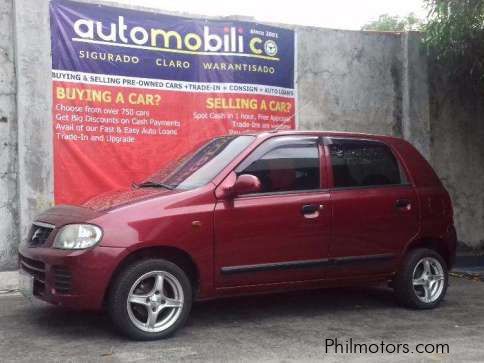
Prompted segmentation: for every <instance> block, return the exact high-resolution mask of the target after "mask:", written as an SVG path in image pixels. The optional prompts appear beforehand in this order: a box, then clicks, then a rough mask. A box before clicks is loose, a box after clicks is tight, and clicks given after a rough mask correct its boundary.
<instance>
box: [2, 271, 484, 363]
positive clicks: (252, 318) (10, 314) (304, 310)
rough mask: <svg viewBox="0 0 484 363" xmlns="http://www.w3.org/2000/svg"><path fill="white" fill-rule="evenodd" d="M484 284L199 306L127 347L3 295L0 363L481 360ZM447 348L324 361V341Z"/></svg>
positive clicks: (73, 317)
mask: <svg viewBox="0 0 484 363" xmlns="http://www.w3.org/2000/svg"><path fill="white" fill-rule="evenodd" d="M483 298H484V283H483V282H479V281H472V280H469V279H464V278H452V279H451V286H450V288H449V291H448V296H447V299H446V301H445V302H444V303H443V305H442V306H441V307H440V308H439V309H437V310H433V311H412V310H406V309H403V308H400V307H398V306H396V305H395V302H394V300H393V296H392V295H391V293H390V291H389V290H387V289H385V288H372V289H343V290H342V289H339V290H322V291H316V292H314V291H313V292H304V293H291V294H284V295H272V296H265V297H251V298H238V299H230V300H223V301H216V302H207V303H203V304H198V305H196V306H195V307H194V309H193V312H192V315H191V318H190V320H189V322H188V324H187V326H185V328H184V329H183V330H181V331H180V332H179V333H178V334H177V335H176V336H174V337H173V338H171V339H168V340H164V341H157V342H147V343H145V342H131V341H128V340H126V339H124V338H122V337H120V336H118V335H117V334H116V333H115V332H113V330H112V328H111V325H110V323H109V320H108V319H107V318H106V317H105V316H104V315H103V314H92V313H75V312H69V311H65V310H60V309H58V308H55V307H51V306H48V305H46V304H44V303H40V302H37V303H35V304H33V305H32V304H31V303H29V302H27V301H26V300H24V299H23V298H22V297H21V296H19V295H15V294H11V295H0V361H2V362H14V361H26V362H27V361H28V362H44V361H45V362H47V361H48V362H52V361H62V362H66V361H73V362H78V361H80V362H86V361H87V362H95V361H96V362H97V361H101V362H118V361H178V360H184V361H192V360H194V361H296V360H297V361H320V360H323V359H324V360H328V361H340V360H344V361H348V360H358V361H367V362H373V361H376V360H383V361H389V360H392V361H394V360H395V361H402V362H403V361H409V360H410V361H424V362H426V361H428V362H434V361H442V360H444V361H459V362H462V361H481V362H482V361H483V360H484V299H483ZM330 338H333V339H334V338H337V339H338V341H339V342H343V343H344V342H345V340H347V339H349V338H352V339H353V342H356V343H377V344H380V341H381V340H382V339H383V340H384V342H385V343H386V344H397V343H408V344H409V345H410V349H411V350H413V349H414V348H415V344H418V343H419V342H424V343H445V344H449V349H450V354H417V353H414V354H411V353H409V354H406V355H405V354H400V355H393V354H384V355H381V354H366V355H358V354H326V352H325V348H324V341H325V339H330Z"/></svg>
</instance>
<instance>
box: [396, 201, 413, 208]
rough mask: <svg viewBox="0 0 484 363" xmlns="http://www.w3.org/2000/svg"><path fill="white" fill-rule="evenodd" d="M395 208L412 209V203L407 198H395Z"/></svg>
mask: <svg viewBox="0 0 484 363" xmlns="http://www.w3.org/2000/svg"><path fill="white" fill-rule="evenodd" d="M395 208H397V209H400V210H410V209H412V203H411V202H410V200H408V199H397V201H396V202H395Z"/></svg>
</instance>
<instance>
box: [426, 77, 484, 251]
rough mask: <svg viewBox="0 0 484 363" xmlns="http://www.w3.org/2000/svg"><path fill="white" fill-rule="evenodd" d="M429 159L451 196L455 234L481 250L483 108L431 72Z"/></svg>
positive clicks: (483, 224) (478, 101)
mask: <svg viewBox="0 0 484 363" xmlns="http://www.w3.org/2000/svg"><path fill="white" fill-rule="evenodd" d="M431 74H432V76H431V82H430V85H431V87H432V90H433V91H432V92H431V93H430V94H431V100H430V101H431V102H430V106H431V108H430V109H431V134H432V146H431V159H432V164H433V166H434V168H435V170H436V171H437V173H438V174H439V176H440V178H441V179H442V181H443V183H444V184H445V186H446V187H447V190H448V191H449V193H450V194H451V197H452V201H453V204H454V218H455V224H456V227H457V234H458V236H459V239H460V240H461V241H464V242H465V245H466V246H469V247H473V248H480V249H484V108H483V107H484V104H483V99H482V95H481V96H478V95H475V94H474V95H473V94H468V93H463V92H460V91H459V90H458V89H456V87H455V86H456V85H455V84H451V83H449V81H447V80H445V78H443V77H442V75H439V74H435V73H433V72H431Z"/></svg>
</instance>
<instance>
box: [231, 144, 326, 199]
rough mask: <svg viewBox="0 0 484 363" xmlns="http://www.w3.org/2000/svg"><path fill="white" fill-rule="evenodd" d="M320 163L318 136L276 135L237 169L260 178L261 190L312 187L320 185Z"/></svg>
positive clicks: (284, 190) (294, 189)
mask: <svg viewBox="0 0 484 363" xmlns="http://www.w3.org/2000/svg"><path fill="white" fill-rule="evenodd" d="M319 164H320V163H319V149H318V139H317V138H315V137H293V136H288V137H276V138H272V139H270V140H268V141H266V142H265V143H263V144H262V145H261V146H259V148H258V149H256V150H255V151H254V153H253V154H252V155H250V156H249V157H248V158H247V159H246V160H245V161H244V162H243V163H242V164H241V165H240V166H239V167H238V168H237V170H236V172H237V175H241V174H251V175H255V176H256V177H258V178H259V180H260V181H261V184H262V188H261V191H260V193H276V192H289V191H298V190H311V189H319V188H320V181H319V179H320V178H319V176H320V168H319Z"/></svg>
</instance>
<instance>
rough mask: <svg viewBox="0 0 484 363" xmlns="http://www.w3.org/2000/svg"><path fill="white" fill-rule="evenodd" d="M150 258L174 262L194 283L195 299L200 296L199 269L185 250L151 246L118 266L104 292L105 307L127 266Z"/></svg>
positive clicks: (135, 253)
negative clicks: (113, 286) (111, 290)
mask: <svg viewBox="0 0 484 363" xmlns="http://www.w3.org/2000/svg"><path fill="white" fill-rule="evenodd" d="M150 258H162V259H165V260H167V261H170V262H173V263H174V264H176V265H177V266H178V267H180V268H181V269H182V270H183V271H185V273H186V274H187V276H188V279H189V280H190V282H191V283H192V287H193V289H192V290H193V295H194V296H193V297H194V298H195V297H196V295H197V294H198V290H199V287H200V280H199V278H200V274H199V269H198V266H197V264H196V263H195V261H194V260H193V258H192V256H191V255H190V254H189V253H188V252H186V251H185V250H183V249H181V248H178V247H173V246H163V245H161V246H149V247H141V248H138V249H136V250H133V251H131V252H130V253H129V254H128V255H126V256H125V257H124V258H123V259H122V260H121V261H120V262H119V263H118V265H117V266H116V268H115V270H114V271H113V273H112V275H111V278H110V279H109V284H108V286H107V287H106V290H105V292H104V298H103V304H104V305H105V304H106V302H107V299H108V296H109V292H110V289H111V287H112V284H113V282H114V281H115V280H116V278H117V277H118V276H119V274H120V273H121V271H123V270H124V269H125V268H126V267H127V266H129V265H131V264H132V263H134V262H136V261H141V260H145V259H150Z"/></svg>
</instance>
